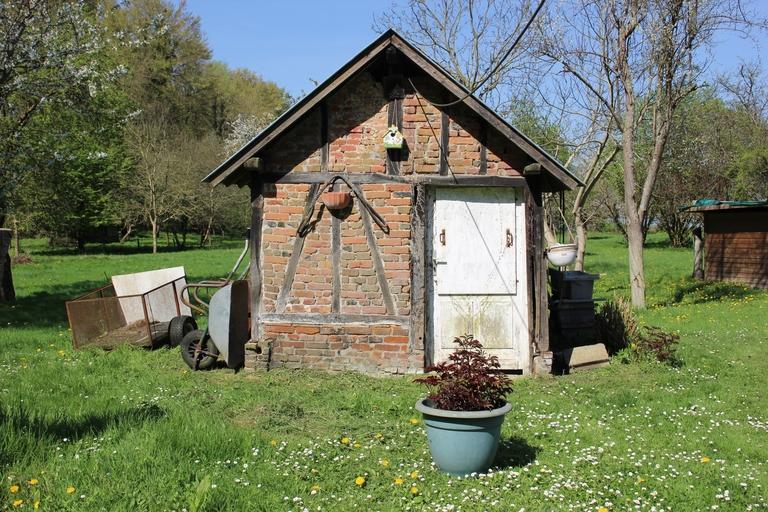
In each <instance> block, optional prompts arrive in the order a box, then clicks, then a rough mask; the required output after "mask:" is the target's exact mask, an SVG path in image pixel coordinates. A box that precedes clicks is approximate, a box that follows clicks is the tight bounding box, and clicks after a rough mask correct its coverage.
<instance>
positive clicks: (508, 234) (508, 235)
mask: <svg viewBox="0 0 768 512" xmlns="http://www.w3.org/2000/svg"><path fill="white" fill-rule="evenodd" d="M513 241H514V237H513V236H512V231H510V230H509V228H507V247H512V242H513Z"/></svg>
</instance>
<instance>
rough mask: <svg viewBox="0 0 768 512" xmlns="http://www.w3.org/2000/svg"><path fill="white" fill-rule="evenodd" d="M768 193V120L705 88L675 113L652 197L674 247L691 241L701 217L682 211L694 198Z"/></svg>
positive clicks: (762, 196)
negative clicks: (734, 104)
mask: <svg viewBox="0 0 768 512" xmlns="http://www.w3.org/2000/svg"><path fill="white" fill-rule="evenodd" d="M767 195H768V120H761V121H755V119H754V118H753V117H752V116H750V115H749V113H748V112H746V111H745V110H744V109H742V108H737V107H732V106H729V105H728V104H727V103H725V102H724V101H723V100H722V99H721V98H719V97H717V96H716V95H715V92H714V91H713V90H712V89H703V90H700V91H698V92H697V93H695V94H692V95H690V96H689V97H688V98H686V100H685V101H684V102H683V103H682V104H681V106H680V107H679V108H678V110H677V111H676V112H675V117H674V119H673V123H672V128H671V132H670V139H669V142H668V143H667V146H666V148H665V153H664V163H663V166H662V169H661V171H660V173H659V183H658V186H657V187H656V191H655V193H654V196H653V197H654V199H653V201H654V211H655V212H656V217H657V218H658V221H659V224H660V226H661V228H662V229H663V230H664V231H666V232H667V233H668V235H669V237H670V240H671V242H672V245H673V246H675V247H682V246H685V245H687V244H688V242H689V241H690V230H691V228H692V227H693V224H694V223H695V222H697V221H698V217H697V216H695V215H690V214H687V213H681V212H680V211H679V208H680V206H683V205H685V204H690V203H691V202H693V201H695V200H696V199H701V198H708V197H712V198H717V199H761V198H764V197H767Z"/></svg>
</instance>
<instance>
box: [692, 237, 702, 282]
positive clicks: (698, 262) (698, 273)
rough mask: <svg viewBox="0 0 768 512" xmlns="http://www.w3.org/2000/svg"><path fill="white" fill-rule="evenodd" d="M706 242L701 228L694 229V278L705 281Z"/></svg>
mask: <svg viewBox="0 0 768 512" xmlns="http://www.w3.org/2000/svg"><path fill="white" fill-rule="evenodd" d="M703 249H704V240H703V237H702V232H701V228H700V227H698V228H694V229H693V278H694V279H704V250H703Z"/></svg>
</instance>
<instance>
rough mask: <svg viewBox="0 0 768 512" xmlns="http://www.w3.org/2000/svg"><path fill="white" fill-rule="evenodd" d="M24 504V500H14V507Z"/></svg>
mask: <svg viewBox="0 0 768 512" xmlns="http://www.w3.org/2000/svg"><path fill="white" fill-rule="evenodd" d="M23 504H24V500H13V508H18V507H20V506H22V505H23Z"/></svg>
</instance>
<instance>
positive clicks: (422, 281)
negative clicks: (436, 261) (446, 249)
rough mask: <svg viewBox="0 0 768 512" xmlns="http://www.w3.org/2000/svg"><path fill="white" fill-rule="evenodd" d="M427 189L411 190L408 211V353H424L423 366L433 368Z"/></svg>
mask: <svg viewBox="0 0 768 512" xmlns="http://www.w3.org/2000/svg"><path fill="white" fill-rule="evenodd" d="M426 192H427V191H426V188H425V187H424V185H415V186H414V187H413V207H412V209H411V321H410V329H409V336H410V339H409V345H410V346H409V348H410V350H414V349H418V348H422V349H423V350H424V365H425V366H429V365H430V364H432V362H433V361H432V359H433V355H432V350H433V347H432V346H431V344H429V343H425V340H424V337H425V332H424V331H425V319H426V317H425V314H424V304H425V302H426V285H427V282H426V268H425V259H426V251H425V247H424V241H425V239H426V205H427V197H426Z"/></svg>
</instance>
